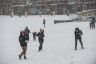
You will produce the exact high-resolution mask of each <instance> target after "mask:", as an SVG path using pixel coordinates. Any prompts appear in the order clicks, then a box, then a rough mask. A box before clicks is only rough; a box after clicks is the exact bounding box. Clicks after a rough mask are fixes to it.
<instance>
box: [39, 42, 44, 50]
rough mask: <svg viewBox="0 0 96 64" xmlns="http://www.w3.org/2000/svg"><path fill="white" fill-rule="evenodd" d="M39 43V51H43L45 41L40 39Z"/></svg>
mask: <svg viewBox="0 0 96 64" xmlns="http://www.w3.org/2000/svg"><path fill="white" fill-rule="evenodd" d="M39 44H40V46H39V51H41V50H42V45H43V41H39Z"/></svg>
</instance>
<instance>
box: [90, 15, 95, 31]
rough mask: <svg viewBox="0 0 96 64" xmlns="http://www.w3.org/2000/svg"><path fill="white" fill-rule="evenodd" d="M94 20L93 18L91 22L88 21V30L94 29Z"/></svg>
mask: <svg viewBox="0 0 96 64" xmlns="http://www.w3.org/2000/svg"><path fill="white" fill-rule="evenodd" d="M95 21H96V20H95V18H94V17H93V18H92V20H91V21H90V29H94V28H95Z"/></svg>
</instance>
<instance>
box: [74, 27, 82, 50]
mask: <svg viewBox="0 0 96 64" xmlns="http://www.w3.org/2000/svg"><path fill="white" fill-rule="evenodd" d="M74 34H75V50H77V41H78V40H79V42H80V44H81V48H82V49H83V43H82V38H81V35H82V34H83V33H82V31H81V30H80V29H79V28H78V27H77V28H75V32H74Z"/></svg>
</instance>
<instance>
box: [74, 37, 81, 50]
mask: <svg viewBox="0 0 96 64" xmlns="http://www.w3.org/2000/svg"><path fill="white" fill-rule="evenodd" d="M78 40H79V42H80V44H81V47H82V48H83V43H82V39H81V38H75V50H77V42H78Z"/></svg>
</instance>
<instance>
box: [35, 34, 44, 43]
mask: <svg viewBox="0 0 96 64" xmlns="http://www.w3.org/2000/svg"><path fill="white" fill-rule="evenodd" d="M37 36H38V41H39V42H40V41H44V33H43V32H39V33H38V34H37Z"/></svg>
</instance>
